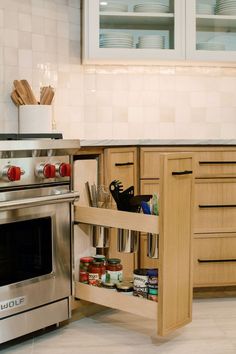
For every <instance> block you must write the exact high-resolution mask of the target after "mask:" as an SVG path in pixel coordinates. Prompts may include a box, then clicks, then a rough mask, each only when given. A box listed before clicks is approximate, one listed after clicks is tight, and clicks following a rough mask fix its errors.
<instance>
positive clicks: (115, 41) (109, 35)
mask: <svg viewBox="0 0 236 354" xmlns="http://www.w3.org/2000/svg"><path fill="white" fill-rule="evenodd" d="M99 45H100V48H132V47H133V35H132V34H130V33H126V32H115V31H110V32H106V33H102V34H101V35H100V40H99Z"/></svg>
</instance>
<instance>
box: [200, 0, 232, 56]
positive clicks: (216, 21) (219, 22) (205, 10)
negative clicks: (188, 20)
mask: <svg viewBox="0 0 236 354" xmlns="http://www.w3.org/2000/svg"><path fill="white" fill-rule="evenodd" d="M195 1H196V50H197V51H221V52H225V51H236V0H195Z"/></svg>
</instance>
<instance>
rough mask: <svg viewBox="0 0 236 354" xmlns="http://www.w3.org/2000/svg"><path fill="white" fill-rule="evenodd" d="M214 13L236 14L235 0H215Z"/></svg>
mask: <svg viewBox="0 0 236 354" xmlns="http://www.w3.org/2000/svg"><path fill="white" fill-rule="evenodd" d="M216 15H226V16H227V15H236V0H216Z"/></svg>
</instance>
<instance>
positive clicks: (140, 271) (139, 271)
mask: <svg viewBox="0 0 236 354" xmlns="http://www.w3.org/2000/svg"><path fill="white" fill-rule="evenodd" d="M147 272H148V269H146V268H140V269H135V270H134V274H136V275H147Z"/></svg>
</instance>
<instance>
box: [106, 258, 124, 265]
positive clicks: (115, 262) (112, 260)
mask: <svg viewBox="0 0 236 354" xmlns="http://www.w3.org/2000/svg"><path fill="white" fill-rule="evenodd" d="M120 262H121V260H120V259H119V258H109V259H108V260H107V263H108V264H119V263H120Z"/></svg>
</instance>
